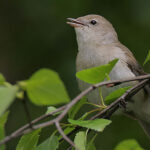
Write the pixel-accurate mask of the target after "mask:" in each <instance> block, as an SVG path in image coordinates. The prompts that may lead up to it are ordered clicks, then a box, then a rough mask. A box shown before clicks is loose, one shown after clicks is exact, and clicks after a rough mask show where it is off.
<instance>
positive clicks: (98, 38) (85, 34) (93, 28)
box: [67, 15, 118, 45]
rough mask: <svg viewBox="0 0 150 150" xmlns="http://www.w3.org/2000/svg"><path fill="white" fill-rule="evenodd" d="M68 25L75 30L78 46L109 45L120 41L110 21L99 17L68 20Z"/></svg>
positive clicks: (89, 16) (91, 16)
mask: <svg viewBox="0 0 150 150" xmlns="http://www.w3.org/2000/svg"><path fill="white" fill-rule="evenodd" d="M67 20H68V22H67V24H69V25H71V26H72V27H74V28H75V31H76V35H77V41H78V45H80V44H90V43H91V44H109V43H113V42H116V41H117V40H118V38H117V34H116V32H115V30H114V28H113V26H112V25H111V23H110V22H109V21H107V20H106V19H105V18H104V17H102V16H99V15H87V16H83V17H79V18H77V19H73V18H67Z"/></svg>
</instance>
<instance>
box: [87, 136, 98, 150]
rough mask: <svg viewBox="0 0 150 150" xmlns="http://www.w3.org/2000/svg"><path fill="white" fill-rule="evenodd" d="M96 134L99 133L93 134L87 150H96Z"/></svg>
mask: <svg viewBox="0 0 150 150" xmlns="http://www.w3.org/2000/svg"><path fill="white" fill-rule="evenodd" d="M96 136H97V134H96V135H95V136H93V138H92V139H91V140H90V141H89V142H88V144H87V149H86V150H96V147H95V145H94V140H95V138H96Z"/></svg>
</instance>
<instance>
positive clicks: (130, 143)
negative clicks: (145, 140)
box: [114, 139, 144, 150]
mask: <svg viewBox="0 0 150 150" xmlns="http://www.w3.org/2000/svg"><path fill="white" fill-rule="evenodd" d="M114 150H144V149H143V148H142V147H141V146H140V145H139V144H138V143H137V141H136V140H134V139H130V140H125V141H122V142H120V143H119V144H118V145H117V146H116V148H115V149H114Z"/></svg>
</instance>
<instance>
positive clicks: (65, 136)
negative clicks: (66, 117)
mask: <svg viewBox="0 0 150 150" xmlns="http://www.w3.org/2000/svg"><path fill="white" fill-rule="evenodd" d="M55 125H56V128H57V130H58V131H59V133H60V134H61V135H62V137H63V138H64V140H66V141H67V142H68V143H69V144H70V145H71V146H73V147H74V148H76V146H75V144H74V142H72V141H71V140H70V139H69V138H68V137H67V135H65V133H64V132H63V130H62V128H61V127H60V124H59V122H56V123H55Z"/></svg>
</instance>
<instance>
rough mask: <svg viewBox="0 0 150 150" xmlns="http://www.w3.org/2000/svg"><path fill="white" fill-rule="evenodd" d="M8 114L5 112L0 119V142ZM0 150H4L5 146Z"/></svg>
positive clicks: (3, 135) (3, 134)
mask: <svg viewBox="0 0 150 150" xmlns="http://www.w3.org/2000/svg"><path fill="white" fill-rule="evenodd" d="M8 114H9V112H6V113H4V114H3V115H2V116H1V117H0V140H2V139H3V138H4V137H5V123H6V121H7V118H8ZM1 150H5V145H2V146H1Z"/></svg>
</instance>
